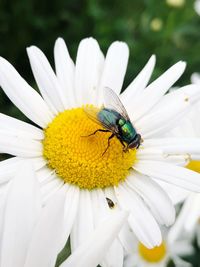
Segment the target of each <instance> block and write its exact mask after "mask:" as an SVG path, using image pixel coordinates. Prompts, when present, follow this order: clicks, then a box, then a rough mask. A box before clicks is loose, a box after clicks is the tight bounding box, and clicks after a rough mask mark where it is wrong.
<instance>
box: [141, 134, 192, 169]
mask: <svg viewBox="0 0 200 267" xmlns="http://www.w3.org/2000/svg"><path fill="white" fill-rule="evenodd" d="M150 140H152V144H153V140H156V141H157V139H147V140H145V141H144V142H143V143H142V145H141V146H140V149H138V150H137V159H138V160H153V161H158V160H159V161H163V160H164V161H165V162H170V163H173V164H176V165H179V166H185V165H187V164H188V163H189V160H190V158H191V157H189V155H188V154H181V155H176V154H175V155H173V154H166V153H165V151H164V149H163V148H162V146H160V147H156V146H155V147H154V146H153V145H149V142H148V141H150ZM164 140H165V139H164V138H163V143H164ZM177 140H178V139H177ZM147 143H148V145H146V144H147Z"/></svg>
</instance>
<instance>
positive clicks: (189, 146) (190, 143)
mask: <svg viewBox="0 0 200 267" xmlns="http://www.w3.org/2000/svg"><path fill="white" fill-rule="evenodd" d="M143 145H144V146H145V147H148V148H150V149H162V151H163V155H164V156H165V157H167V156H170V154H175V155H177V154H185V156H187V157H188V160H190V154H195V153H196V156H197V155H198V154H199V151H200V140H199V138H183V137H179V138H177V137H170V138H152V139H146V140H145V141H144V143H143Z"/></svg>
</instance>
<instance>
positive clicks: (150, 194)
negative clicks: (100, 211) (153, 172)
mask: <svg viewBox="0 0 200 267" xmlns="http://www.w3.org/2000/svg"><path fill="white" fill-rule="evenodd" d="M126 182H127V184H128V185H129V186H130V187H131V188H133V189H134V190H136V192H137V193H138V194H139V195H140V196H141V197H142V198H143V199H144V201H145V203H146V204H147V205H148V206H149V207H150V209H151V210H152V212H153V213H154V214H155V215H156V218H158V220H159V223H161V224H165V225H166V226H169V225H171V224H172V223H174V220H175V209H174V206H173V204H172V202H171V200H170V198H169V197H168V195H167V194H166V193H165V192H164V190H163V189H162V188H161V187H160V186H159V185H158V184H157V183H155V182H154V181H153V180H151V178H149V177H147V176H144V175H141V174H139V173H137V172H135V171H133V172H132V173H131V175H130V176H129V177H128V178H127V180H126Z"/></svg>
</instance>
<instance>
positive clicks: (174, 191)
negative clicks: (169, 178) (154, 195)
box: [151, 177, 191, 205]
mask: <svg viewBox="0 0 200 267" xmlns="http://www.w3.org/2000/svg"><path fill="white" fill-rule="evenodd" d="M151 178H152V177H151ZM153 180H154V181H156V183H158V184H159V185H160V186H161V187H162V188H163V190H164V191H165V192H166V193H167V194H168V196H169V197H170V199H171V201H172V203H173V204H174V205H176V204H178V203H182V202H183V201H184V200H185V199H186V197H187V196H188V195H189V194H190V193H191V192H190V191H188V190H185V189H183V188H181V187H178V186H176V185H173V184H169V183H167V182H164V181H161V180H158V179H153Z"/></svg>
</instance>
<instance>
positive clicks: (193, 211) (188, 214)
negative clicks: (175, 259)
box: [168, 194, 200, 243]
mask: <svg viewBox="0 0 200 267" xmlns="http://www.w3.org/2000/svg"><path fill="white" fill-rule="evenodd" d="M199 204H200V195H199V194H190V196H189V197H188V198H187V199H186V200H185V202H184V204H183V207H182V208H181V211H180V213H179V215H178V217H177V219H176V222H175V224H174V225H173V227H172V228H171V229H170V231H169V234H168V238H169V242H171V243H173V242H174V241H175V240H177V239H178V238H179V237H180V236H181V235H182V232H183V231H184V230H186V231H187V233H189V235H190V236H192V232H193V231H194V229H195V226H196V223H197V221H198V219H199V216H200V209H199V206H200V205H199Z"/></svg>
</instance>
